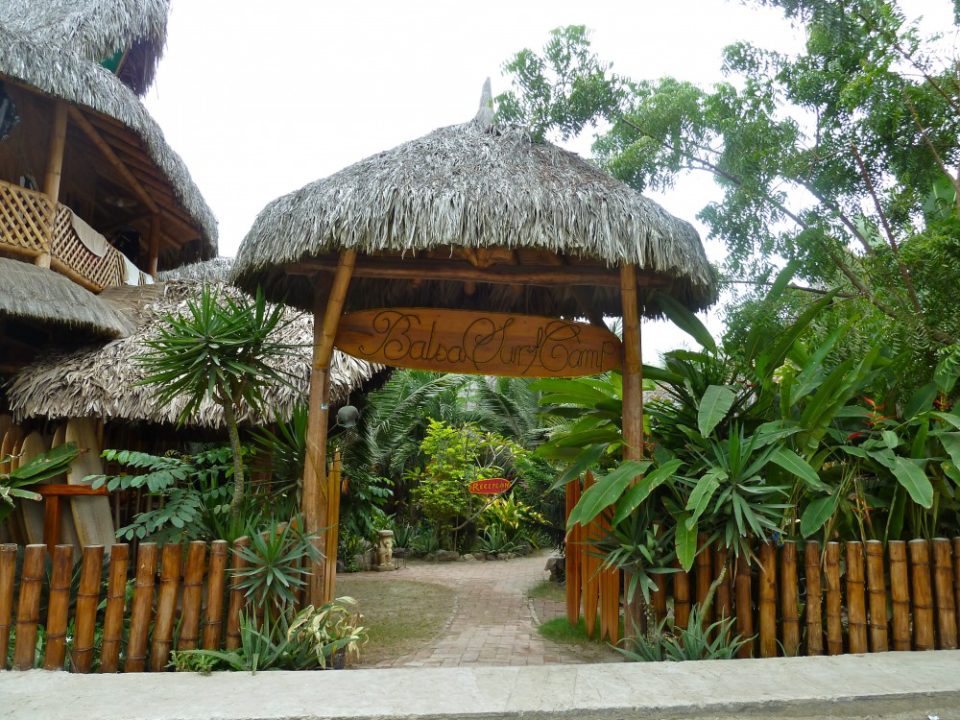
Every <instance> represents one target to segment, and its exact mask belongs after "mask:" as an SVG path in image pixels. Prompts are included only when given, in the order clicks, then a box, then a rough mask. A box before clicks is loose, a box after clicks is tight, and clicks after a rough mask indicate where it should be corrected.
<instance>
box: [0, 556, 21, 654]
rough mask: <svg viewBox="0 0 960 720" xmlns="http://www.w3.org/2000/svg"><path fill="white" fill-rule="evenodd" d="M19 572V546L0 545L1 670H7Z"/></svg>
mask: <svg viewBox="0 0 960 720" xmlns="http://www.w3.org/2000/svg"><path fill="white" fill-rule="evenodd" d="M16 570H17V546H16V545H13V544H3V545H0V670H6V669H7V648H9V647H10V622H11V620H12V619H13V586H14V583H15V578H16V576H15V573H16Z"/></svg>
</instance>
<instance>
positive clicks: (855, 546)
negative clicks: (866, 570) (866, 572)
mask: <svg viewBox="0 0 960 720" xmlns="http://www.w3.org/2000/svg"><path fill="white" fill-rule="evenodd" d="M865 587H866V584H865V582H864V577H863V545H862V544H861V543H859V542H857V541H849V542H847V638H848V642H849V651H850V652H851V653H854V654H858V653H865V652H867V604H866V595H865V592H864V591H865Z"/></svg>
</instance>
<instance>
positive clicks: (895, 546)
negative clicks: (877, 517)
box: [887, 540, 913, 650]
mask: <svg viewBox="0 0 960 720" xmlns="http://www.w3.org/2000/svg"><path fill="white" fill-rule="evenodd" d="M887 552H888V553H890V599H891V606H892V609H893V649H894V650H910V649H911V648H912V647H913V645H912V642H911V640H910V579H909V575H908V573H907V544H906V543H905V542H904V541H903V540H891V541H890V542H888V543H887Z"/></svg>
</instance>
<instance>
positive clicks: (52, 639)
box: [43, 545, 73, 670]
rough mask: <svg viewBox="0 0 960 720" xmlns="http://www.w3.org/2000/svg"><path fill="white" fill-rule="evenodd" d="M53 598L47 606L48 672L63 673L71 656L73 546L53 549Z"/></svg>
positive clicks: (44, 664) (44, 657) (51, 590)
mask: <svg viewBox="0 0 960 720" xmlns="http://www.w3.org/2000/svg"><path fill="white" fill-rule="evenodd" d="M52 565H53V567H52V570H51V573H50V596H49V600H48V602H47V624H46V626H45V628H44V629H45V630H46V647H45V648H44V653H43V669H44V670H62V669H63V662H64V660H65V659H66V654H67V614H68V612H69V609H70V578H71V576H72V575H73V545H57V546H56V547H55V548H54V549H53V563H52Z"/></svg>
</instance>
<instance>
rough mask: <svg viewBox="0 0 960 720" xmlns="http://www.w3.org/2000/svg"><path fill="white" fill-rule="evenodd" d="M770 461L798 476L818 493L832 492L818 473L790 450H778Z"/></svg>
mask: <svg viewBox="0 0 960 720" xmlns="http://www.w3.org/2000/svg"><path fill="white" fill-rule="evenodd" d="M770 461H771V462H773V463H775V464H776V465H779V466H780V467H782V468H783V469H784V470H786V471H787V472H788V473H791V474H793V475H796V476H797V477H798V478H800V479H801V480H803V481H804V482H805V483H806V484H807V485H808V486H809V487H810V488H811V489H812V490H817V491H818V492H830V490H831V488H830V486H829V485H827V484H825V483H824V482H823V481H822V480H821V479H820V476H819V475H818V474H817V471H816V470H814V469H813V468H812V467H811V466H810V464H809V463H808V462H807V461H806V460H804V459H803V458H802V457H800V456H799V455H797V454H796V453H795V452H794V451H793V450H791V449H789V448H785V447H782V448H777V450H776V451H774V453H773V455H771V456H770Z"/></svg>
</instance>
